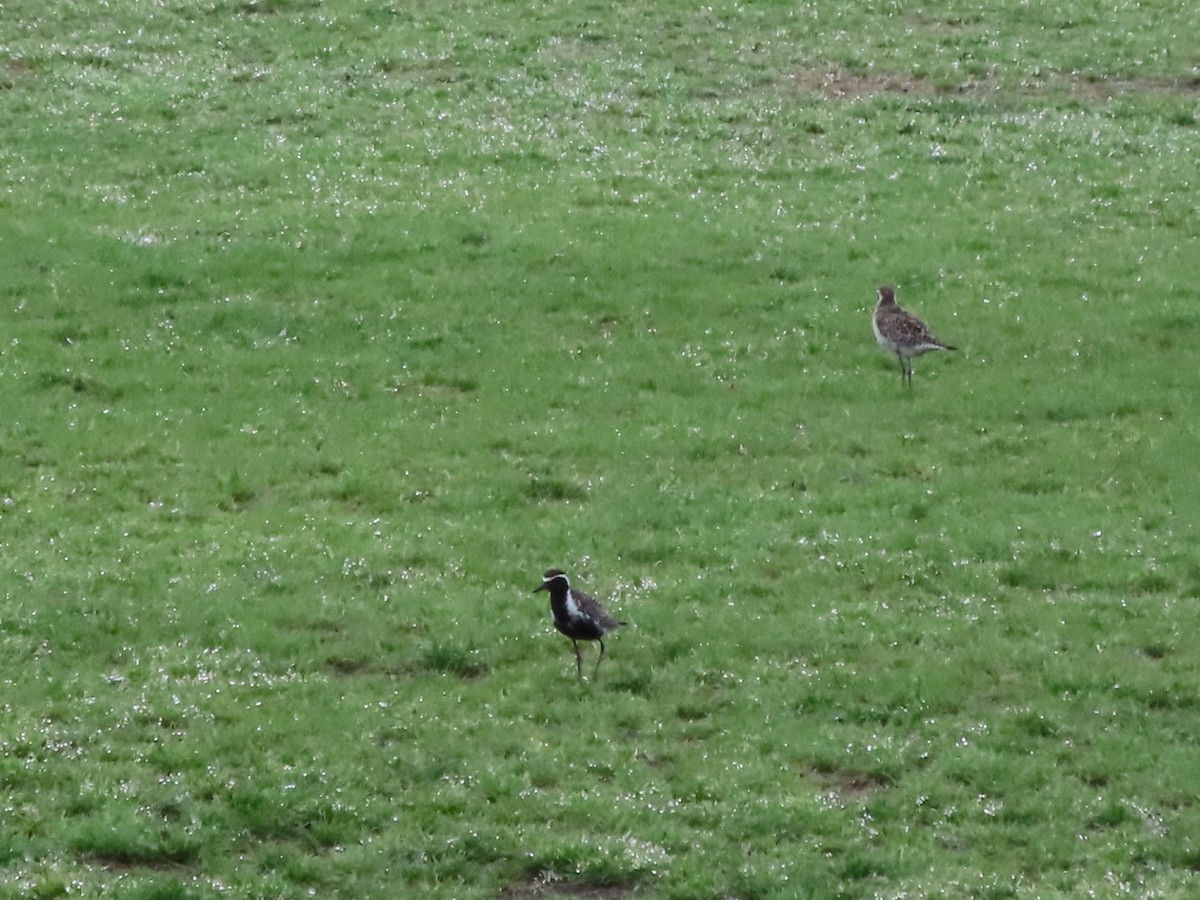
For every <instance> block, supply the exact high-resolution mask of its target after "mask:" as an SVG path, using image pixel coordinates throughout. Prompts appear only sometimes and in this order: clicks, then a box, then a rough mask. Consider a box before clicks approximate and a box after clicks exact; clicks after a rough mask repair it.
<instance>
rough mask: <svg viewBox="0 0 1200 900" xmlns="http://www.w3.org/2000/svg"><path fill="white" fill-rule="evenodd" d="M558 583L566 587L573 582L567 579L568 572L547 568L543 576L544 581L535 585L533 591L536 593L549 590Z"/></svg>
mask: <svg viewBox="0 0 1200 900" xmlns="http://www.w3.org/2000/svg"><path fill="white" fill-rule="evenodd" d="M556 584H561V585H562V586H563V587H565V588H569V587H570V586H571V582H570V581H568V580H567V573H566V572H564V571H563V570H562V569H547V570H546V574H545V575H543V576H542V583H541V584H540V585H538V586H537V587H535V588H534V589H533V592H534V593H535V594H536V593H537V592H538V591H548V590H550V589H551V588H552V587H553V586H554V585H556Z"/></svg>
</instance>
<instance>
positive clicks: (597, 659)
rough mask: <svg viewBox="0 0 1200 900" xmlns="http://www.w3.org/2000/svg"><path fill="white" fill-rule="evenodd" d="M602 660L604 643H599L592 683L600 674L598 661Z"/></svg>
mask: <svg viewBox="0 0 1200 900" xmlns="http://www.w3.org/2000/svg"><path fill="white" fill-rule="evenodd" d="M602 659H604V641H601V642H600V655H599V656H597V657H596V668H595V669H594V670H593V671H592V681H595V680H596V676H597V675H599V674H600V661H601V660H602Z"/></svg>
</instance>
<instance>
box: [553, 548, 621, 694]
mask: <svg viewBox="0 0 1200 900" xmlns="http://www.w3.org/2000/svg"><path fill="white" fill-rule="evenodd" d="M538 591H549V592H550V611H551V612H552V613H553V614H554V627H555V628H557V629H558V630H559V631H560V632H562V633H563V634H565V635H566V636H567V637H569V638H570V639H571V643H572V644H574V645H575V668H576V670H577V671H578V672H579V678H580V680H581V681H582V680H583V657H582V656H581V655H580V653H579V642H580V641H598V642H599V643H600V655H599V656H598V657H596V668H595V670H594V671H593V672H592V680H593V681H595V679H596V676H597V675H598V674H599V673H600V661H601V660H602V659H604V636H605V635H606V634H608V633H609V632H612V631H616V630H617V629H618V628H620V627H621V626H622V625H625V624H627V623H625V622H619V621H617V620H616V619H614V618H613V617H612V616H610V615H609V614H608V613H607V612H606V611H605V609H604V607H603V606H601V605H600V601H598V600H597V599H596V598H594V597H589V596H588V595H587V594H585V593H584V592H583V591H579V590H576V589H575V588H573V587H571V581H570V579H569V578H567V574H566V572H564V571H563V570H562V569H547V570H546V574H545V575H543V576H542V583H541V584H540V585H539V586H538V587H536V588H534V589H533V592H534V593H535V594H536V593H537V592H538Z"/></svg>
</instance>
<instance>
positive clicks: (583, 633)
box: [554, 618, 604, 641]
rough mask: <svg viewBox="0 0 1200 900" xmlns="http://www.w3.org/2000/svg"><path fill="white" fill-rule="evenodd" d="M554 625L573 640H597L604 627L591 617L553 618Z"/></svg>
mask: <svg viewBox="0 0 1200 900" xmlns="http://www.w3.org/2000/svg"><path fill="white" fill-rule="evenodd" d="M554 627H555V628H557V629H558V630H559V631H561V632H562V633H563V634H565V635H566V636H567V637H569V638H571V639H572V640H575V641H598V640H600V638H602V637H604V629H603V628H601V627H600V626H599V625H598V624H596V623H595V622H593V621H592V620H591V619H568V618H563V619H555V620H554Z"/></svg>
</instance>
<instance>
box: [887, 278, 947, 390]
mask: <svg viewBox="0 0 1200 900" xmlns="http://www.w3.org/2000/svg"><path fill="white" fill-rule="evenodd" d="M871 325H872V326H873V327H874V329H875V340H877V341H878V342H879V346H880V347H882V348H883V349H884V350H887V351H888V352H889V353H895V354H896V356H897V357H898V358H899V360H900V383H901V384H907V385H909V386H910V387H911V386H912V358H913V357H914V356H920V355H921V354H922V353H928V352H929V351H930V350H954V349H955V348H954V347H952V346H950V345H949V344H946V343H943V342H942V341H939V340H938V339H937V338H935V337H934V336H933V335H932V334H930V332H929V329H928V328H926V327H925V323H924V322H922V321H921V320H920V319H918V318H917V317H916V316H914V315H913V314H912V313H910V312H909V311H908V310H906V309H902V308H901V307H900V305H899V304H897V303H896V292H895V291H894V290H892V288H891V287H890V286H888V285H886V284H885V285H883V287H881V288H880V289H879V302H878V303H877V304H875V315H874V317H873V318H872V320H871Z"/></svg>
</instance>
